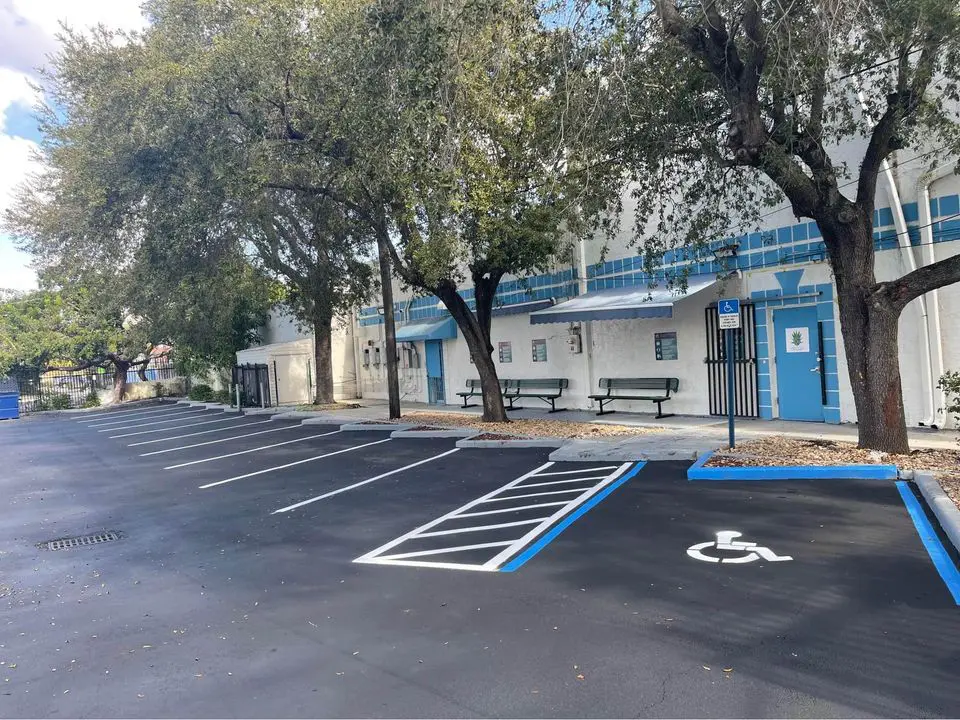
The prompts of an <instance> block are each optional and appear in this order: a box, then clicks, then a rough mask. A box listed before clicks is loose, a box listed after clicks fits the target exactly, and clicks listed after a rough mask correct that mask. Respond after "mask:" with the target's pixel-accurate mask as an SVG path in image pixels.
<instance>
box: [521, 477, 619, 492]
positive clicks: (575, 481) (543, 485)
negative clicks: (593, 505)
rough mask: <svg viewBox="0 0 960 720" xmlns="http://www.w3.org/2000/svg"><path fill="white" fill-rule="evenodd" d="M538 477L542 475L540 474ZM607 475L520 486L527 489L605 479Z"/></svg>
mask: <svg viewBox="0 0 960 720" xmlns="http://www.w3.org/2000/svg"><path fill="white" fill-rule="evenodd" d="M537 477H540V476H539V475H538V476H537ZM605 477H606V475H590V476H589V477H579V478H571V479H569V480H551V481H549V482H543V483H524V484H523V485H521V486H520V487H522V488H524V489H526V488H532V487H549V486H550V485H569V484H570V483H579V482H587V481H591V480H603V478H605Z"/></svg>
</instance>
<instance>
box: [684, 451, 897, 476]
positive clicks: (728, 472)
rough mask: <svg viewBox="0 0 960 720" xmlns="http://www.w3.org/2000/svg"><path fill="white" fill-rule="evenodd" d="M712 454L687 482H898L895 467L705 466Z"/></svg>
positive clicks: (701, 461) (693, 467) (695, 467)
mask: <svg viewBox="0 0 960 720" xmlns="http://www.w3.org/2000/svg"><path fill="white" fill-rule="evenodd" d="M712 455H713V452H712V451H711V452H708V453H704V454H703V455H701V456H700V457H699V458H698V459H697V461H696V462H695V463H694V464H693V465H691V466H690V468H689V469H688V470H687V480H727V481H731V480H733V481H743V480H896V479H897V478H898V477H899V473H898V471H897V466H896V465H825V466H817V465H784V466H775V465H766V466H762V467H711V468H708V467H704V464H705V463H706V462H707V460H709V459H710V457H711V456H712Z"/></svg>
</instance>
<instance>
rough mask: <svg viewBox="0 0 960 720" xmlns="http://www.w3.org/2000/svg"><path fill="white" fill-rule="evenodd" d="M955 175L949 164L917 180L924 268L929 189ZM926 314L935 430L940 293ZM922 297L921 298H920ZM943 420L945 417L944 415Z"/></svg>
mask: <svg viewBox="0 0 960 720" xmlns="http://www.w3.org/2000/svg"><path fill="white" fill-rule="evenodd" d="M955 172H956V169H955V166H954V165H953V164H948V165H941V166H940V167H938V168H934V169H933V170H931V171H930V172H928V173H924V174H922V175H921V176H920V178H919V179H918V180H917V206H918V208H917V209H918V211H919V219H920V247H919V248H918V250H919V251H920V253H921V258H923V260H924V262H923V264H924V265H929V264H931V263H934V262H936V261H937V256H936V252H935V249H934V246H933V218H932V217H931V213H930V186H931V185H932V184H933V183H934V182H936V181H937V180H939V179H940V178H943V177H947V176H949V175H953V174H954V173H955ZM929 295H930V303H929V304H930V312H929V314H928V313H924V320H925V321H926V325H927V338H928V341H929V343H930V345H929V347H928V348H927V350H928V353H929V354H930V356H931V367H930V383H931V386H930V403H931V407H932V420H931V422H930V427H932V428H938V427H939V425H940V423H939V422H938V420H939V416H940V414H941V413H944V412H945V410H944V408H946V406H947V398H946V394H945V393H944V392H943V390H941V389H940V388H938V387H937V383H938V382H939V379H940V376H942V375H943V373H944V369H945V368H944V360H943V336H942V335H941V326H940V291H939V290H931V291H930V293H929ZM921 297H923V296H921ZM944 417H945V416H944Z"/></svg>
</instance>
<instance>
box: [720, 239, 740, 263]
mask: <svg viewBox="0 0 960 720" xmlns="http://www.w3.org/2000/svg"><path fill="white" fill-rule="evenodd" d="M739 249H740V243H730V244H729V245H721V246H720V247H718V248H717V249H716V250H714V251H713V257H715V258H716V259H717V260H718V261H721V262H722V261H723V260H729V259H730V258H735V257H736V256H737V250H739Z"/></svg>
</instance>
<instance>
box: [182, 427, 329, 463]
mask: <svg viewBox="0 0 960 720" xmlns="http://www.w3.org/2000/svg"><path fill="white" fill-rule="evenodd" d="M339 432H340V430H332V431H330V432H325V433H320V434H318V435H307V436H306V437H302V438H294V439H293V440H284V441H283V442H278V443H273V444H272V445H261V446H260V447H255V448H247V449H246V450H237V452H232V453H227V454H226V455H216V456H214V457H208V458H202V459H201V460H191V461H189V462H183V463H177V464H176V465H167V466H166V467H165V468H164V470H176V469H177V468H182V467H187V466H188V465H200V464H202V463H208V462H213V461H214V460H223V459H225V458H232V457H237V456H238V455H247V454H249V453H252V452H260V451H261V450H269V449H270V448H275V447H280V446H281V445H292V444H293V443H298V442H305V441H307V440H316V439H317V438H322V437H326V436H327V435H336V434H337V433H339Z"/></svg>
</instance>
